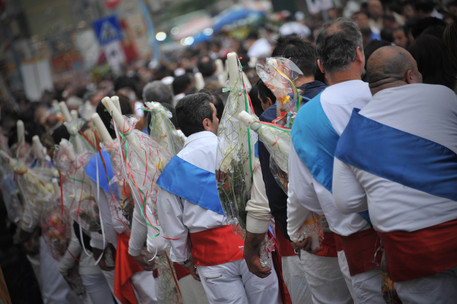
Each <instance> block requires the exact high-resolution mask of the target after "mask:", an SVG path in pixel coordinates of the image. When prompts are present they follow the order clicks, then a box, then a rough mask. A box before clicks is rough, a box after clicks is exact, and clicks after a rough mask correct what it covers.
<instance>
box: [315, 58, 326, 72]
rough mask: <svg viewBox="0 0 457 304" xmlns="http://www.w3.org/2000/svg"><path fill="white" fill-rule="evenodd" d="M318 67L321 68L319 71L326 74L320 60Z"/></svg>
mask: <svg viewBox="0 0 457 304" xmlns="http://www.w3.org/2000/svg"><path fill="white" fill-rule="evenodd" d="M317 66H318V67H319V70H320V71H321V72H322V74H325V70H324V66H323V65H322V62H321V60H320V59H317Z"/></svg>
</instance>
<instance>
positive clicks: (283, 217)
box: [259, 141, 289, 239]
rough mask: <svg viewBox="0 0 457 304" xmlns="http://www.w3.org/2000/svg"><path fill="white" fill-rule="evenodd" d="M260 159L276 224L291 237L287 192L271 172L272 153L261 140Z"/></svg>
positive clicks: (285, 234) (286, 235) (287, 236)
mask: <svg viewBox="0 0 457 304" xmlns="http://www.w3.org/2000/svg"><path fill="white" fill-rule="evenodd" d="M259 160H260V167H261V169H262V178H263V181H264V183H265V189H266V195H267V198H268V204H269V207H270V212H271V215H272V216H273V217H274V218H275V224H276V225H278V227H279V229H280V230H281V232H282V234H283V235H284V237H285V238H286V239H289V235H288V234H287V194H286V193H284V191H283V190H282V189H281V187H280V186H279V185H278V183H277V182H276V180H275V178H274V176H273V174H272V173H271V169H270V153H269V152H268V150H267V148H266V147H265V145H264V144H263V143H262V142H261V141H259Z"/></svg>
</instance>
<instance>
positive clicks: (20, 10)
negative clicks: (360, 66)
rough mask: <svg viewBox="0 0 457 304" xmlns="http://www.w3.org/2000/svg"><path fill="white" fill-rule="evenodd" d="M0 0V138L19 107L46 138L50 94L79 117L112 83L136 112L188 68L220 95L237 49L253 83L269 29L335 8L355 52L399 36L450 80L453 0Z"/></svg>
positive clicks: (456, 48)
mask: <svg viewBox="0 0 457 304" xmlns="http://www.w3.org/2000/svg"><path fill="white" fill-rule="evenodd" d="M0 12H1V18H0V22H1V26H0V37H1V48H0V115H1V128H2V132H3V134H4V135H6V137H7V138H10V140H11V141H14V139H15V122H16V121H17V120H18V119H22V120H23V121H24V122H25V124H26V136H27V140H30V139H31V138H32V136H33V135H39V136H40V138H42V140H43V142H45V143H46V135H49V134H51V133H52V131H53V130H54V128H56V127H57V126H59V124H60V122H61V121H62V117H61V115H60V112H59V108H58V106H57V102H59V101H65V102H66V103H67V106H68V107H69V108H70V110H72V109H74V110H77V111H78V113H79V115H80V116H81V117H83V118H85V119H89V117H90V115H91V114H92V113H94V112H95V107H96V104H97V103H98V102H99V101H100V99H101V98H102V97H103V96H105V95H112V94H120V95H124V96H125V97H127V98H128V99H129V100H130V102H131V104H132V108H133V109H134V110H136V111H135V113H136V115H138V116H140V117H141V116H143V111H142V110H141V107H142V103H143V101H151V100H155V101H160V100H158V99H162V100H165V103H170V105H171V106H172V105H173V104H174V103H176V101H177V100H178V99H179V98H181V97H182V96H184V95H185V94H188V93H192V92H195V91H198V90H200V89H201V88H202V85H201V84H200V83H199V81H198V79H196V77H195V73H197V72H200V73H201V74H202V76H203V79H204V84H203V86H204V87H205V89H208V90H211V91H214V92H215V93H216V94H218V95H220V97H221V98H222V100H224V94H225V93H223V88H224V87H225V84H224V80H223V79H224V77H220V76H219V75H222V74H223V73H224V70H223V69H221V68H220V67H218V66H217V65H216V64H215V61H216V60H217V59H221V60H222V62H224V60H225V58H226V55H227V53H228V52H231V51H235V52H237V54H238V55H239V56H240V60H241V64H242V66H243V69H244V70H245V72H246V75H247V77H248V78H249V80H250V82H251V83H252V84H255V83H256V81H257V79H258V77H257V75H256V73H255V63H256V62H257V61H258V60H260V59H262V58H265V57H268V56H270V55H271V51H272V49H273V48H274V46H275V44H276V41H277V39H278V38H279V37H280V36H286V35H290V34H296V35H299V36H300V37H301V38H303V39H305V40H309V41H311V42H312V41H313V40H314V37H315V35H316V31H317V30H318V29H319V27H320V26H321V25H322V24H323V22H325V21H327V20H329V19H335V18H337V17H340V16H344V17H348V18H351V19H352V20H354V21H355V22H356V23H357V24H358V25H359V27H360V29H361V31H362V33H363V37H364V47H365V53H366V54H368V55H369V53H370V52H371V51H372V50H373V49H375V48H376V47H378V46H379V45H384V44H395V45H399V46H401V47H404V48H407V49H408V50H410V52H411V53H412V54H413V56H414V57H415V59H416V60H417V62H418V65H419V70H420V71H421V73H422V74H423V75H424V82H426V83H427V82H428V83H440V84H443V85H446V86H448V87H450V88H452V89H455V75H456V74H455V70H456V65H457V63H456V62H457V59H456V54H457V31H456V26H455V19H456V18H457V1H446V0H443V1H433V0H427V1H424V0H419V1H393V0H382V1H381V0H369V1H362V0H349V1H345V0H334V1H331V0H307V1H293V0H289V1H276V0H272V1H235V3H231V2H230V3H229V1H200V0H193V1H178V0H176V1H171V0H160V1H156V0H151V1H147V0H104V1H102V0H84V1H67V0H59V1H50V0H46V1H45V0H43V1H32V0H21V1H12V0H2V1H0ZM317 77H318V79H321V80H323V76H322V75H317ZM319 77H320V78H319ZM221 79H222V80H221ZM196 80H197V81H196ZM158 82H160V84H159V83H158ZM161 84H163V87H162V86H161ZM148 86H149V90H148ZM159 86H160V88H159ZM160 90H162V91H160ZM148 91H149V92H160V93H159V94H156V95H154V94H153V95H149V96H148ZM150 94H152V93H150ZM251 95H253V96H254V98H255V94H251ZM138 127H139V128H142V127H144V126H142V125H141V123H140V124H139V125H138ZM11 144H12V142H10V145H11Z"/></svg>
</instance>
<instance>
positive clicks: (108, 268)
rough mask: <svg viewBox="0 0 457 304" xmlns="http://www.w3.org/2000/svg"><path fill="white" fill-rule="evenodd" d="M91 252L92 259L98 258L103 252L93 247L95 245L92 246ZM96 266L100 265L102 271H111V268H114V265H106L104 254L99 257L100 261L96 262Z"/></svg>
mask: <svg viewBox="0 0 457 304" xmlns="http://www.w3.org/2000/svg"><path fill="white" fill-rule="evenodd" d="M92 253H93V254H94V259H95V260H98V258H99V257H100V255H101V254H103V250H101V249H98V248H95V247H92ZM98 266H100V268H101V269H102V270H104V271H111V270H114V266H108V265H107V264H106V263H105V255H103V257H102V258H101V260H100V262H98Z"/></svg>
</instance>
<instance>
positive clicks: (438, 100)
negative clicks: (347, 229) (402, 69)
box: [333, 84, 457, 232]
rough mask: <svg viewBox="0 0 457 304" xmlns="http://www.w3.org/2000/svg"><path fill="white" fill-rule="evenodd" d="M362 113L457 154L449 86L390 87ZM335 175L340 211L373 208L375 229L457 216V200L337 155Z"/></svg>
mask: <svg viewBox="0 0 457 304" xmlns="http://www.w3.org/2000/svg"><path fill="white" fill-rule="evenodd" d="M360 114H361V115H363V116H366V117H368V118H370V119H372V120H375V121H377V122H379V123H382V124H384V125H387V126H390V127H393V128H396V129H399V130H402V131H405V132H408V133H411V134H414V135H417V136H419V137H422V138H425V139H428V140H431V141H434V142H436V143H438V144H441V145H443V146H445V147H447V148H449V149H450V150H452V151H453V152H455V153H457V97H456V95H455V94H454V92H452V91H451V90H450V89H448V88H446V87H444V86H439V85H428V84H410V85H405V86H401V87H395V88H390V89H385V90H382V91H380V92H378V93H376V94H375V95H374V96H373V99H372V100H371V101H370V102H369V104H368V105H367V106H366V107H365V108H364V109H363V110H361V111H360ZM386 157H388V156H386ZM333 173H334V179H333V191H334V195H335V198H336V203H337V207H338V209H340V210H341V211H342V212H345V213H350V212H357V211H360V210H364V209H365V210H366V209H367V207H368V209H369V213H370V218H371V221H372V223H373V226H374V228H375V229H376V230H379V231H383V232H388V231H395V230H404V231H416V230H418V229H422V228H425V227H430V226H434V225H437V224H440V223H443V222H447V221H449V220H453V219H455V218H457V202H455V201H453V200H450V199H446V198H442V197H437V196H434V195H431V194H428V193H425V192H422V191H419V190H416V189H412V188H410V187H407V186H404V185H401V184H399V183H396V182H392V181H390V180H387V179H384V178H382V177H378V176H375V175H373V174H371V173H368V172H365V171H363V170H360V169H357V168H355V167H353V166H350V165H347V164H345V163H342V162H341V161H339V160H337V159H335V163H334V172H333ZM456 191H457V189H456Z"/></svg>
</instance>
